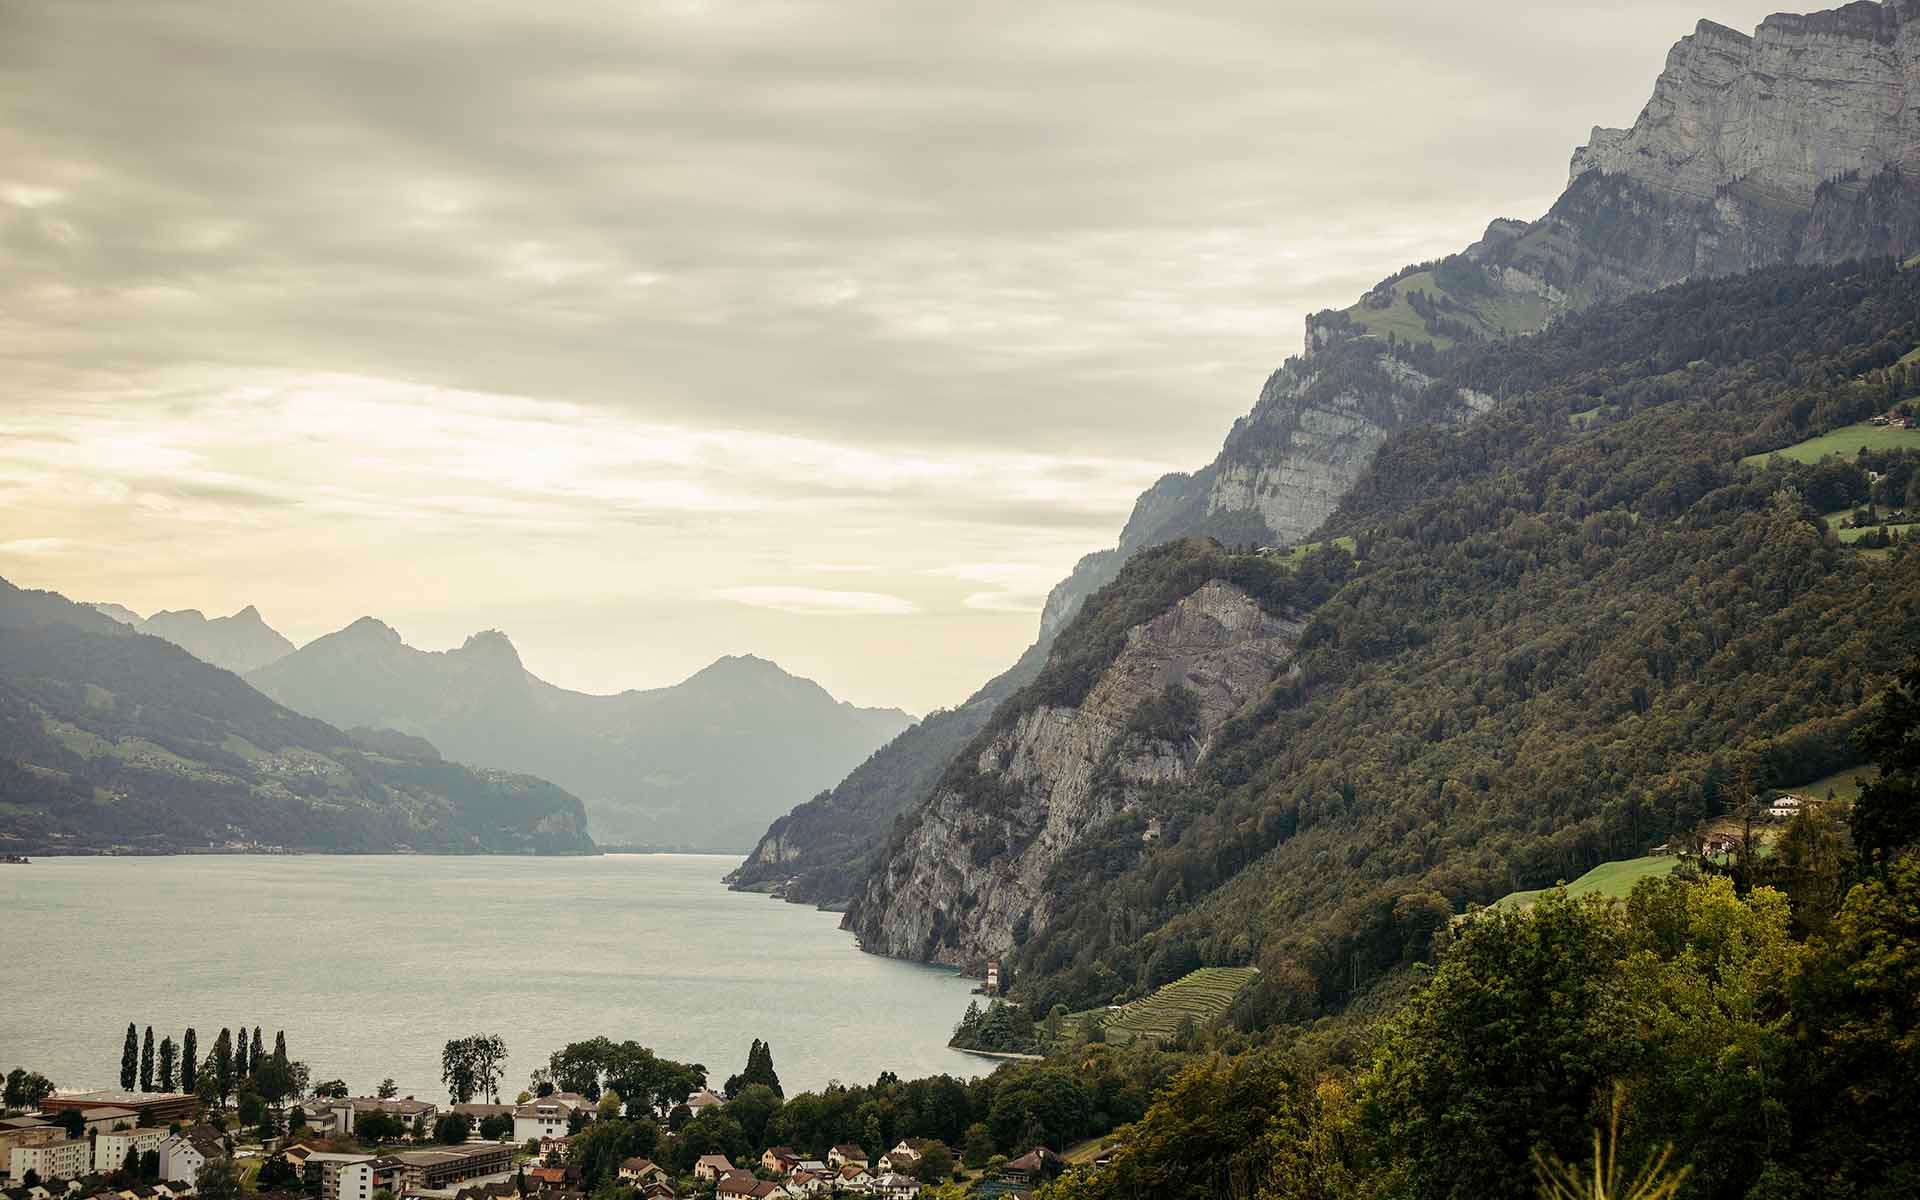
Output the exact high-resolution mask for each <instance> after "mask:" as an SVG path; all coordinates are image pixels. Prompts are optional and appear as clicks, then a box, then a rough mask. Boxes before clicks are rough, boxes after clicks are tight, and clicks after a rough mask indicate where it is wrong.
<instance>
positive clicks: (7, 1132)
mask: <svg viewBox="0 0 1920 1200" xmlns="http://www.w3.org/2000/svg"><path fill="white" fill-rule="evenodd" d="M66 1138H67V1131H66V1130H64V1129H62V1128H60V1127H59V1126H58V1125H55V1124H54V1123H53V1122H52V1121H48V1120H46V1119H44V1118H41V1117H0V1171H6V1172H8V1173H9V1174H10V1175H11V1173H12V1169H11V1167H10V1166H9V1163H10V1162H11V1159H12V1155H13V1150H14V1147H16V1146H44V1145H46V1144H47V1143H48V1142H63V1141H65V1140H66Z"/></svg>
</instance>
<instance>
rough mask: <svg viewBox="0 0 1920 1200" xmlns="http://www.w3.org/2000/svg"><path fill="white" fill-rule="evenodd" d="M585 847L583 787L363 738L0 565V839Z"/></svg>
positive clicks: (166, 845) (94, 844)
mask: <svg viewBox="0 0 1920 1200" xmlns="http://www.w3.org/2000/svg"><path fill="white" fill-rule="evenodd" d="M228 843H237V844H249V845H277V846H284V847H289V848H295V849H312V850H360V851H385V850H396V849H407V850H434V851H455V852H476V851H496V852H527V851H532V852H544V853H560V852H584V851H591V850H592V849H593V842H592V841H591V840H590V839H589V838H588V837H587V832H586V817H585V813H584V812H583V810H582V809H581V805H580V801H579V800H577V799H576V798H574V797H573V796H570V795H568V794H567V793H565V792H563V791H561V790H560V789H559V788H557V787H554V786H553V785H552V784H550V783H547V782H546V781H545V780H541V779H536V778H533V777H531V776H526V775H515V774H508V773H505V772H498V771H472V770H469V769H467V768H466V767H462V766H459V765H457V764H454V763H448V762H444V761H442V760H441V759H440V758H439V756H438V755H436V754H434V753H433V752H432V749H431V747H426V746H423V745H418V744H413V745H408V744H403V743H400V742H397V741H395V742H389V743H384V744H377V745H376V744H371V743H365V744H363V743H361V742H358V741H356V740H355V739H354V737H353V736H351V735H349V734H345V733H342V732H341V731H340V730H338V729H336V728H334V727H333V726H331V725H328V724H326V723H324V722H321V721H316V720H313V719H311V718H308V717H303V716H301V715H299V714H298V713H294V712H290V711H288V710H287V709H285V708H282V707H281V706H279V705H278V704H275V703H274V702H273V701H271V700H269V699H267V698H266V697H265V696H262V695H261V694H260V693H258V692H256V691H254V690H253V689H252V688H250V687H248V686H247V685H246V683H244V682H243V681H241V679H240V678H239V677H238V676H235V675H233V674H231V673H229V672H227V671H223V670H221V669H219V668H217V667H214V666H211V665H209V664H207V663H205V662H202V661H201V660H199V659H198V658H195V657H194V656H192V655H191V654H188V653H187V652H186V651H185V650H183V649H181V648H180V647H178V646H176V645H173V644H172V643H170V642H167V641H163V640H162V639H160V638H157V637H148V636H145V635H142V634H139V633H136V632H134V631H133V630H131V629H129V628H128V627H127V626H125V625H123V624H121V623H120V622H118V621H116V620H113V619H111V618H109V617H106V616H103V615H101V614H100V613H98V612H95V611H94V610H92V609H90V608H87V607H84V606H82V605H78V604H73V603H71V602H70V601H68V600H66V599H65V598H64V597H61V596H58V595H56V594H54V593H51V592H33V591H23V590H21V589H19V588H16V587H14V586H12V585H11V584H8V583H6V582H5V581H3V580H0V847H4V848H6V849H7V850H9V851H10V852H16V853H22V852H23V853H45V852H49V851H52V852H60V851H74V850H103V849H115V848H117V849H122V850H131V851H147V852H153V851H167V850H181V849H195V848H205V847H207V846H209V845H215V846H219V845H226V844H228Z"/></svg>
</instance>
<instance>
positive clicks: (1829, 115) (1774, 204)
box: [737, 0, 1920, 904]
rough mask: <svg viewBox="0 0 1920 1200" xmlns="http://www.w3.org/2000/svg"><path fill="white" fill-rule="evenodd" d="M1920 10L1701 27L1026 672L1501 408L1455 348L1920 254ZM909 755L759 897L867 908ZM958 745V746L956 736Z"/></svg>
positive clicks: (1220, 471) (1344, 350) (807, 827)
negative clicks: (1616, 305)
mask: <svg viewBox="0 0 1920 1200" xmlns="http://www.w3.org/2000/svg"><path fill="white" fill-rule="evenodd" d="M1916 16H1920V0H1898V2H1896V3H1890V4H1884V5H1883V4H1872V3H1857V4H1851V5H1848V6H1846V7H1845V8H1842V9H1839V10H1836V11H1834V12H1828V13H1818V14H1814V15H1811V16H1794V15H1791V14H1780V15H1776V16H1773V17H1769V18H1767V20H1766V21H1765V22H1763V23H1762V24H1761V26H1760V28H1759V30H1758V31H1756V33H1755V34H1754V35H1753V36H1751V37H1749V36H1747V35H1745V34H1741V33H1737V32H1735V31H1733V30H1730V29H1727V28H1726V27H1724V26H1721V25H1717V24H1715V23H1713V22H1710V21H1703V22H1701V23H1700V24H1699V26H1698V28H1697V29H1696V31H1695V33H1694V34H1692V35H1691V36H1689V37H1685V38H1682V39H1681V40H1680V42H1679V43H1678V44H1677V45H1676V46H1675V47H1674V48H1673V50H1672V52H1671V53H1670V54H1669V55H1668V59H1667V63H1666V69H1665V70H1664V71H1663V72H1662V73H1661V75H1660V77H1659V79H1658V80H1657V81H1656V83H1655V85H1654V92H1653V96H1652V98H1651V99H1650V100H1649V101H1648V103H1647V105H1646V108H1645V109H1644V110H1643V111H1642V113H1641V114H1640V116H1639V118H1638V119H1637V120H1636V121H1635V123H1634V125H1633V127H1632V128H1631V129H1628V130H1607V129H1599V128H1596V129H1595V130H1594V131H1593V134H1592V135H1591V137H1590V138H1589V142H1588V144H1587V145H1585V146H1583V147H1581V148H1579V149H1578V150H1576V151H1575V152H1574V155H1573V160H1572V166H1571V170H1570V177H1569V182H1568V186H1567V188H1566V190H1565V192H1564V193H1563V194H1562V195H1561V197H1560V198H1559V199H1558V200H1557V201H1556V202H1555V203H1554V205H1553V206H1552V208H1551V209H1550V210H1549V211H1548V212H1547V214H1546V215H1545V216H1543V217H1541V218H1540V219H1539V220H1537V221H1534V222H1531V223H1529V222H1523V221H1514V220H1496V221H1494V222H1493V223H1492V224H1491V225H1490V226H1489V227H1488V229H1487V231H1486V233H1485V235H1484V236H1483V237H1482V238H1481V240H1480V241H1478V242H1475V243H1474V244H1472V245H1471V246H1468V247H1466V248H1465V249H1464V250H1462V251H1461V252H1460V253H1458V254H1454V255H1450V256H1448V257H1446V258H1444V259H1441V260H1438V261H1436V262H1430V263H1422V264H1418V265H1416V266H1411V267H1407V268H1405V269H1403V270H1401V271H1399V272H1397V273H1396V274H1394V275H1393V276H1391V277H1389V278H1387V279H1386V280H1383V281H1382V282H1381V283H1380V284H1378V285H1376V286H1375V287H1374V288H1373V289H1371V290H1370V291H1369V292H1368V293H1367V294H1366V295H1365V296H1363V297H1362V298H1361V299H1360V300H1359V301H1358V302H1357V303H1355V304H1354V305H1352V306H1351V307H1349V308H1347V309H1345V310H1338V311H1333V310H1330V311H1325V312H1320V313H1315V314H1313V315H1312V316H1310V317H1309V318H1308V319H1307V328H1306V344H1305V348H1304V352H1303V353H1302V354H1301V355H1300V356H1299V357H1296V358H1291V359H1288V360H1287V361H1286V362H1285V363H1284V364H1282V366H1281V367H1280V368H1279V369H1278V370H1276V371H1275V372H1274V373H1273V374H1272V375H1271V376H1270V377H1269V378H1268V379H1267V380H1266V382H1265V384H1264V386H1262V388H1261V389H1260V394H1259V397H1258V399H1257V400H1256V402H1255V404H1254V406H1253V409H1252V410H1251V412H1249V413H1248V415H1247V416H1245V417H1243V418H1241V419H1240V420H1238V421H1236V422H1235V423H1234V426H1233V428H1232V429H1231V430H1230V431H1229V432H1228V434H1227V436H1226V439H1225V441H1224V443H1223V445H1222V447H1221V450H1220V453H1219V454H1218V455H1217V456H1216V457H1215V459H1214V460H1213V462H1211V463H1209V464H1207V465H1206V466H1204V467H1202V468H1200V469H1199V470H1197V471H1194V472H1192V473H1175V474H1170V475H1167V476H1165V477H1163V478H1162V479H1160V480H1159V481H1158V482H1156V483H1155V484H1154V485H1153V486H1152V487H1151V488H1149V489H1148V490H1147V491H1146V492H1145V493H1143V494H1142V495H1141V496H1140V498H1139V500H1138V501H1137V502H1136V503H1135V505H1134V509H1133V512H1132V514H1131V515H1130V517H1129V518H1128V520H1127V523H1126V525H1125V527H1124V528H1123V529H1122V531H1121V533H1120V537H1119V540H1118V543H1117V545H1116V546H1115V547H1114V548H1113V549H1108V550H1101V551H1098V552H1096V553H1093V554H1089V555H1087V556H1086V557H1085V558H1083V559H1082V560H1081V561H1080V562H1079V564H1078V565H1076V567H1075V568H1074V571H1073V573H1072V574H1071V575H1070V576H1069V577H1068V578H1067V579H1065V580H1062V581H1061V582H1060V583H1059V584H1058V585H1056V586H1055V588H1054V589H1053V591H1052V593H1051V594H1050V595H1049V597H1048V600H1047V605H1046V609H1045V611H1044V612H1043V614H1042V617H1041V625H1040V631H1039V636H1038V638H1037V640H1036V641H1035V643H1034V645H1033V646H1032V647H1031V648H1029V650H1028V651H1027V654H1026V655H1025V656H1024V657H1023V660H1022V661H1023V663H1026V664H1027V667H1026V670H1027V672H1028V673H1029V676H1028V677H1030V675H1031V673H1032V672H1036V671H1037V670H1038V666H1039V663H1040V662H1041V661H1043V660H1044V657H1045V654H1046V652H1047V650H1048V648H1049V647H1050V646H1051V644H1052V641H1053V639H1054V638H1055V637H1056V636H1057V635H1058V633H1059V631H1060V630H1061V629H1062V628H1063V627H1064V626H1065V624H1066V623H1067V622H1068V621H1069V620H1071V619H1072V617H1073V616H1074V614H1075V613H1077V612H1078V611H1079V608H1080V606H1081V605H1082V604H1083V603H1085V601H1086V599H1087V598H1088V597H1089V596H1091V595H1093V594H1094V593H1095V592H1096V591H1098V590H1099V589H1100V588H1101V587H1103V586H1105V585H1106V584H1108V583H1110V582H1111V581H1112V580H1113V579H1114V578H1115V577H1116V576H1117V575H1118V574H1119V572H1120V569H1121V567H1122V566H1123V565H1124V564H1125V563H1126V562H1127V561H1128V560H1129V559H1130V558H1131V557H1132V556H1133V555H1134V554H1136V553H1138V552H1139V551H1140V550H1142V549H1145V548H1148V547H1151V546H1156V545H1161V544H1164V543H1166V542H1169V541H1173V540H1176V539H1179V538H1184V537H1194V536H1203V537H1214V538H1217V539H1219V540H1220V541H1221V542H1223V543H1226V544H1229V545H1254V546H1260V545H1274V546H1284V545H1290V544H1294V543H1297V542H1299V541H1301V540H1302V539H1304V538H1306V537H1308V536H1309V535H1310V534H1311V533H1312V532H1313V531H1314V530H1315V529H1316V528H1317V527H1318V526H1319V525H1320V524H1321V523H1322V522H1324V521H1325V520H1327V519H1328V518H1329V517H1330V516H1332V515H1333V513H1334V511H1335V509H1336V508H1337V507H1338V506H1339V504H1340V503H1341V501H1342V499H1343V498H1344V497H1345V496H1346V495H1347V494H1348V492H1349V491H1350V490H1351V489H1352V488H1353V487H1354V486H1355V485H1356V484H1357V483H1358V482H1359V481H1360V480H1361V479H1362V478H1363V477H1364V476H1366V474H1367V472H1368V470H1369V467H1370V465H1371V463H1372V462H1373V460H1374V456H1375V455H1376V453H1377V452H1378V451H1379V449H1380V448H1381V447H1382V446H1383V445H1385V444H1386V443H1387V441H1388V439H1389V438H1391V437H1393V436H1395V435H1397V434H1400V433H1403V432H1405V431H1408V430H1411V429H1415V428H1419V427H1423V426H1452V425H1458V424H1461V423H1465V422H1469V421H1472V420H1474V419H1475V418H1477V417H1479V416H1480V415H1481V414H1483V413H1485V412H1487V411H1488V409H1489V408H1490V406H1491V405H1492V403H1493V400H1494V398H1493V396H1492V394H1490V393H1489V392H1487V391H1485V390H1483V389H1481V388H1478V387H1476V386H1472V385H1470V384H1468V385H1462V384H1460V383H1459V382H1458V381H1456V380H1452V379H1449V378H1446V377H1444V373H1443V372H1439V371H1437V370H1436V361H1437V359H1438V357H1439V356H1440V355H1442V354H1444V353H1446V352H1448V351H1450V350H1452V349H1454V348H1456V347H1459V346H1467V345H1476V344H1484V343H1487V342H1490V341H1497V340H1499V339H1501V338H1504V337H1508V336H1511V335H1517V334H1522V333H1527V332H1531V331H1534V330H1538V329H1541V328H1543V327H1544V326H1545V325H1546V324H1547V323H1548V322H1550V321H1552V320H1555V319H1557V318H1560V317H1564V316H1566V315H1567V314H1570V313H1573V312H1577V311H1579V310H1581V309H1583V308H1585V307H1587V306H1590V305H1592V304H1595V303H1599V302H1604V301H1607V300H1612V299H1617V298H1620V297H1624V296H1629V295H1633V294H1636V293H1639V292H1644V291H1647V290H1650V289H1654V288H1658V287H1662V286H1665V285H1668V284H1672V283H1677V282H1680V281H1682V280H1686V279H1690V278H1695V277H1701V278H1706V277H1716V276H1723V275H1726V274H1729V273H1734V272H1739V271H1746V270H1751V269H1754V268H1759V267H1764V266H1768V265H1773V264H1781V263H1794V262H1800V263H1835V262H1840V261H1844V260H1847V259H1851V258H1857V257H1860V256H1862V255H1891V256H1894V257H1899V258H1904V257H1906V256H1908V255H1910V254H1912V253H1914V252H1915V251H1920V191H1917V190H1916V186H1915V183H1914V182H1910V180H1909V175H1911V174H1913V173H1914V172H1915V171H1916V170H1920V164H1916V163H1915V162H1913V161H1910V159H1911V158H1912V157H1913V156H1914V154H1915V151H1914V150H1913V149H1912V147H1913V146H1915V145H1920V141H1915V140H1914V139H1913V138H1911V137H1910V136H1908V135H1906V134H1903V133H1902V132H1901V131H1902V130H1910V129H1912V128H1914V127H1915V126H1916V124H1920V89H1916V90H1913V91H1912V93H1911V94H1909V89H1908V88H1907V86H1906V84H1905V82H1904V81H1905V79H1906V78H1908V77H1909V76H1910V75H1911V76H1913V77H1920V32H1916V30H1917V29H1920V26H1916V25H1915V20H1916ZM1022 682H1024V679H1023V680H1022ZM999 699H1004V696H989V695H988V694H987V693H985V692H984V691H983V692H982V693H980V694H977V695H976V696H975V697H974V698H973V699H972V700H969V701H968V704H967V705H965V706H963V707H962V708H961V709H959V710H956V712H958V713H971V714H974V715H972V716H970V717H968V718H967V719H966V721H961V722H949V723H948V724H949V726H956V725H961V724H967V723H969V722H970V724H971V727H970V728H969V729H967V731H966V732H965V734H964V736H954V737H953V738H951V741H952V742H954V743H964V742H965V741H966V740H967V739H968V738H970V737H971V736H973V734H976V733H977V732H978V731H979V730H980V729H981V728H984V726H985V724H986V720H987V715H986V714H985V713H982V712H981V711H980V710H981V709H983V708H990V704H987V703H985V702H988V701H993V702H997V701H998V700H999ZM953 732H954V733H955V734H956V735H958V734H959V730H958V729H957V728H956V729H954V730H953ZM902 742H903V743H907V744H906V745H905V746H904V747H903V750H908V751H913V752H915V753H917V754H918V756H919V759H916V760H915V762H914V763H913V769H911V770H907V769H898V768H896V769H891V770H889V771H888V772H886V773H885V776H884V778H885V780H886V782H885V783H881V776H880V775H879V774H878V773H875V772H869V777H868V778H867V779H864V780H862V781H860V784H861V785H863V786H858V787H851V785H854V784H855V781H854V780H851V779H849V780H848V781H847V782H848V785H850V790H853V791H855V792H858V793H859V794H860V795H862V796H863V797H864V799H863V802H862V803H861V804H860V805H859V806H858V809H857V811H858V813H859V814H860V819H861V820H862V821H864V822H865V823H866V832H865V837H864V839H857V838H856V839H853V840H849V833H848V831H847V830H846V828H845V826H844V825H841V826H838V827H836V828H838V829H839V830H840V832H838V833H835V834H834V835H832V836H830V837H827V836H823V835H821V834H816V832H815V830H817V829H821V828H822V827H821V825H820V823H819V822H818V819H817V816H815V815H809V816H802V814H801V813H799V812H798V811H796V812H795V813H794V814H793V816H792V818H791V819H789V820H788V821H787V823H786V824H785V825H784V826H782V827H780V828H779V829H777V830H770V831H769V833H768V836H767V838H764V839H763V840H762V842H761V844H760V846H759V847H757V848H756V850H755V852H754V856H753V858H752V859H750V860H749V862H748V863H747V864H746V865H745V867H743V869H742V872H741V873H740V876H739V879H740V881H741V884H749V883H750V884H751V885H752V886H758V887H778V886H782V884H783V881H784V880H785V879H786V878H787V876H788V874H789V872H791V873H792V874H791V882H785V883H784V886H785V887H786V889H787V891H786V894H787V895H788V897H789V898H791V899H807V900H813V901H826V902H830V903H834V904H839V903H844V902H845V900H846V899H847V896H846V895H844V891H845V888H844V885H843V884H840V885H834V886H826V885H825V881H826V880H829V879H834V880H844V879H845V878H847V877H848V876H849V875H851V874H853V873H855V872H856V864H859V863H865V862H867V861H868V860H869V859H870V858H871V856H872V853H873V851H874V849H875V847H876V846H877V845H878V843H879V842H880V840H881V839H882V838H884V837H886V836H887V831H888V829H889V827H890V826H891V824H892V822H893V821H894V819H895V818H896V817H898V816H899V815H900V814H902V813H904V812H906V811H907V810H908V809H909V808H911V807H912V806H913V805H915V804H917V803H919V802H921V801H923V800H924V799H926V795H927V793H926V790H925V786H926V781H927V780H928V779H930V778H932V777H934V776H935V775H937V773H938V771H939V769H941V767H943V766H944V762H943V761H942V762H940V763H938V764H937V765H936V764H935V763H934V761H933V760H934V759H935V758H937V757H938V755H937V754H936V753H934V750H935V748H934V747H933V745H932V742H931V739H922V738H915V739H913V740H912V741H911V742H908V739H906V738H903V739H902ZM889 749H891V748H889ZM939 749H941V750H945V751H946V752H947V753H949V754H950V753H951V749H949V748H948V744H947V743H946V742H942V743H941V745H940V747H939ZM885 753H886V752H884V751H883V754H885ZM894 757H895V756H889V757H888V759H887V761H886V762H885V763H883V764H882V765H886V766H890V767H892V766H893V765H894V764H893V758H894ZM920 760H925V761H920ZM876 784H877V785H879V786H875V785H876ZM849 811H852V810H849ZM783 861H784V862H787V863H789V864H792V865H791V867H783V866H782V865H781V863H782V862H783ZM737 886H738V884H737Z"/></svg>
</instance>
